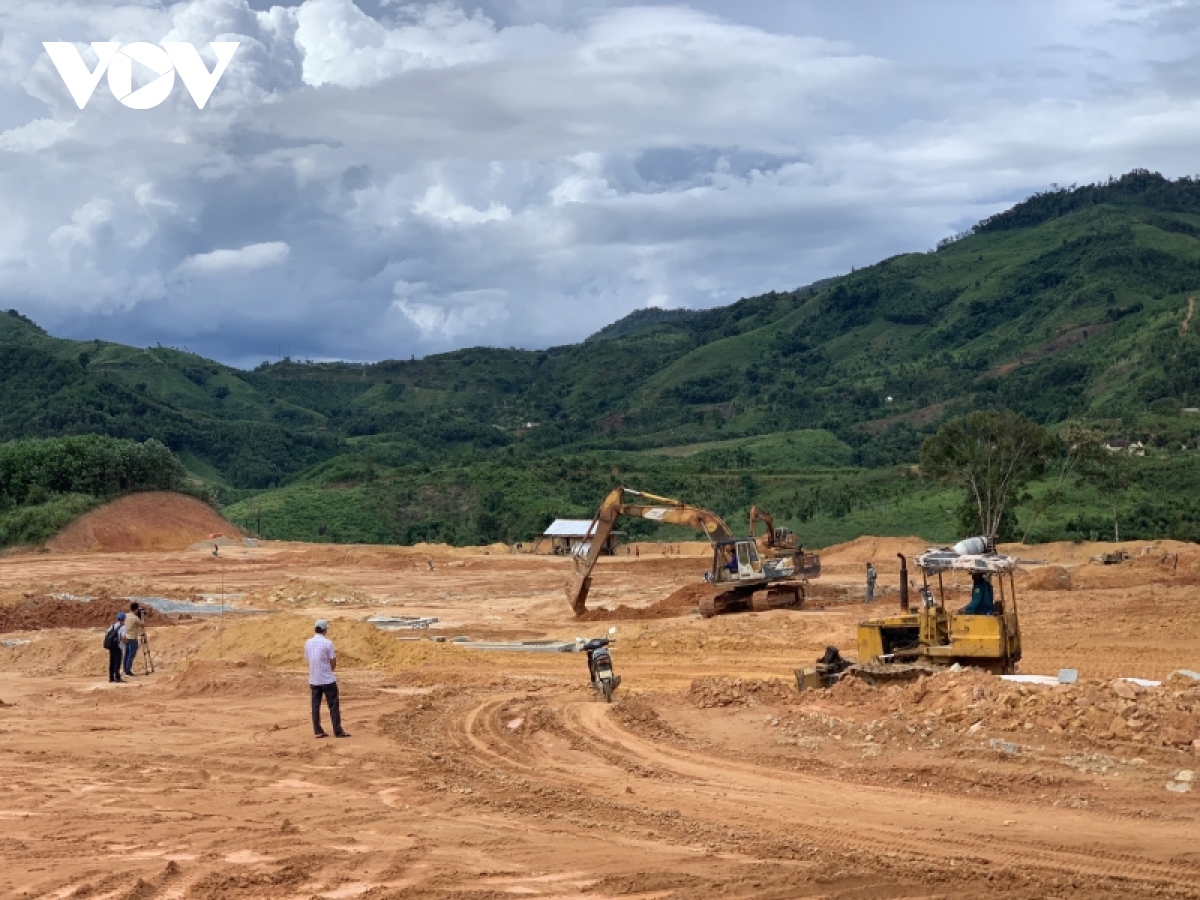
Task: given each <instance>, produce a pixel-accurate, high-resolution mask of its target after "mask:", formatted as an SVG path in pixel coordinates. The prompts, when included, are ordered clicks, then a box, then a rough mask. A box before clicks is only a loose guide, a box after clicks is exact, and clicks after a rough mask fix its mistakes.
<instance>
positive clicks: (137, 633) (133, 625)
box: [125, 602, 146, 678]
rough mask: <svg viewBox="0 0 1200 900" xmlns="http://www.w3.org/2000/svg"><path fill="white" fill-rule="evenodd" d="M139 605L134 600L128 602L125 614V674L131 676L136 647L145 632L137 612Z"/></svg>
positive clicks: (136, 652) (139, 608) (139, 610)
mask: <svg viewBox="0 0 1200 900" xmlns="http://www.w3.org/2000/svg"><path fill="white" fill-rule="evenodd" d="M141 611H142V610H141V607H140V606H138V604H137V603H136V602H134V603H131V604H129V612H128V613H127V614H126V616H125V674H126V675H128V676H129V677H130V678H132V677H133V675H134V671H133V661H134V660H135V659H136V658H137V654H138V647H139V646H140V642H141V640H142V635H143V634H144V633H145V631H146V629H145V626H144V625H143V624H142V619H141V616H140V615H139V613H140V612H141Z"/></svg>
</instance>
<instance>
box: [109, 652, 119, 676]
mask: <svg viewBox="0 0 1200 900" xmlns="http://www.w3.org/2000/svg"><path fill="white" fill-rule="evenodd" d="M108 680H109V681H120V680H121V647H120V645H117V646H116V647H113V648H112V649H111V650H109V651H108Z"/></svg>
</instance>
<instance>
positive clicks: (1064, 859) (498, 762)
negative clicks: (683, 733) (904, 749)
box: [458, 697, 1200, 887]
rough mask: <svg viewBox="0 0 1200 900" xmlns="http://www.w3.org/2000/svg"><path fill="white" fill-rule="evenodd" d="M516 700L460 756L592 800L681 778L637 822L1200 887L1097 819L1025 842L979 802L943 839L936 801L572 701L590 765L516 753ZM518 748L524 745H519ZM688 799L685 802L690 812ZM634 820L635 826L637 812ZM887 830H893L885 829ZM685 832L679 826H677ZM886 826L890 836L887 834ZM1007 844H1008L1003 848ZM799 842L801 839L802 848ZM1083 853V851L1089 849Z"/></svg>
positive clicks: (1187, 873)
mask: <svg viewBox="0 0 1200 900" xmlns="http://www.w3.org/2000/svg"><path fill="white" fill-rule="evenodd" d="M513 699H514V698H512V697H504V698H498V699H495V698H494V699H491V700H488V701H486V702H484V703H482V704H479V705H477V706H475V707H473V708H472V709H470V710H469V711H468V712H467V714H466V715H465V716H464V717H462V718H460V719H458V723H459V727H460V728H461V731H460V733H459V738H460V740H462V739H465V742H466V745H467V746H466V747H465V748H464V750H466V752H467V753H468V754H469V755H470V756H471V757H472V759H473V760H474V761H475V762H476V763H477V764H480V765H483V766H486V767H488V768H492V769H502V770H506V771H508V772H510V773H519V774H522V775H531V776H533V777H535V778H536V779H537V780H538V781H539V782H545V783H548V784H550V785H553V786H554V787H556V788H558V789H565V790H574V791H577V790H585V791H587V792H588V793H591V794H601V795H603V796H611V795H612V793H613V788H614V774H616V773H614V772H613V769H616V770H617V773H619V774H618V775H617V777H628V776H629V775H630V774H631V773H633V774H636V773H639V772H646V771H649V772H662V773H667V774H668V775H669V776H673V777H672V779H671V781H670V782H669V783H662V779H659V778H649V779H638V782H637V783H638V791H637V795H638V799H637V803H638V804H639V806H640V807H641V808H642V810H641V814H642V815H643V816H645V815H646V814H647V810H646V809H645V807H646V806H649V807H651V811H656V812H661V810H660V809H659V807H665V808H666V809H667V810H670V811H673V812H674V814H675V815H679V814H680V808H681V807H684V810H683V815H685V816H686V817H687V818H688V819H691V820H696V821H699V822H704V823H707V824H709V825H712V826H717V825H719V826H720V827H726V826H727V825H728V823H730V822H737V821H739V820H740V821H742V822H745V824H746V826H747V827H753V828H755V829H757V830H760V831H761V830H763V829H765V830H766V833H767V834H770V835H772V836H774V837H775V838H776V839H778V840H780V841H783V842H787V843H791V844H796V843H797V842H800V843H811V844H815V845H818V846H821V847H823V848H827V849H832V850H835V851H838V852H863V851H866V852H869V853H872V854H875V855H877V856H878V855H883V856H888V855H904V856H908V857H912V858H917V859H927V860H934V861H936V862H937V863H938V864H940V865H946V864H949V865H957V864H958V863H959V862H963V861H967V862H969V861H975V862H986V863H987V864H990V865H999V866H1005V867H1010V868H1013V869H1017V870H1023V869H1029V868H1037V869H1041V870H1044V871H1046V872H1052V873H1070V874H1077V875H1083V876H1090V877H1097V878H1112V879H1122V880H1127V881H1138V882H1150V883H1158V884H1173V885H1192V886H1197V887H1200V866H1195V865H1190V864H1179V863H1173V862H1167V861H1163V862H1157V861H1154V860H1153V859H1152V858H1150V857H1149V856H1140V855H1137V854H1131V853H1128V852H1121V850H1123V849H1124V848H1125V847H1127V846H1128V842H1129V841H1130V826H1129V825H1128V824H1126V823H1123V822H1120V821H1118V820H1114V819H1112V818H1108V817H1102V816H1098V815H1092V816H1085V815H1081V814H1075V813H1073V814H1069V815H1068V814H1062V813H1058V812H1056V818H1058V819H1062V820H1064V821H1063V826H1064V827H1069V828H1070V829H1071V833H1072V834H1073V836H1074V841H1075V843H1074V844H1071V843H1065V842H1063V841H1062V840H1061V839H1059V840H1056V839H1055V838H1056V837H1058V834H1057V833H1055V832H1053V831H1048V830H1047V829H1045V828H1041V829H1038V830H1040V831H1042V832H1043V834H1041V835H1040V836H1039V837H1038V838H1037V839H1036V840H1029V839H1027V838H1025V839H1023V838H1019V837H1017V836H1016V835H1015V834H1014V835H1013V836H1012V837H1009V835H1010V834H1013V833H1012V832H1005V831H1004V828H1005V827H1006V826H1008V825H1010V824H1012V823H1013V822H1015V821H1016V819H1012V820H1008V819H1004V818H1003V817H1004V816H1006V815H1007V816H1014V817H1020V818H1022V819H1026V820H1027V819H1028V810H1026V809H1024V808H1022V807H1020V806H1018V805H1015V804H1011V803H980V804H978V805H977V808H976V809H975V810H974V819H975V821H973V822H971V823H967V824H963V825H960V826H955V827H958V829H959V831H960V832H962V833H960V834H953V833H947V832H948V831H949V830H950V828H951V826H949V824H948V823H947V824H946V827H945V828H944V829H943V828H936V827H934V823H937V822H939V821H941V820H940V818H939V810H938V807H939V805H940V803H939V799H938V798H936V797H930V796H928V795H920V794H916V793H914V792H910V791H904V790H901V789H890V788H878V787H871V788H862V787H857V786H854V785H848V784H845V783H842V782H838V781H833V780H827V779H822V778H819V777H815V776H811V775H798V774H796V773H793V772H790V771H789V772H784V771H780V770H778V769H771V768H768V767H764V766H761V765H757V764H755V763H751V762H747V761H741V760H736V759H734V760H731V759H728V758H724V757H717V756H712V755H708V754H702V753H697V752H694V751H688V750H685V749H682V748H680V747H678V746H674V745H672V746H661V745H659V744H656V743H654V742H653V741H650V740H647V739H645V738H643V737H641V736H638V735H636V734H634V733H633V732H630V731H628V730H627V729H625V728H624V727H623V726H621V725H620V724H619V723H617V722H616V721H615V719H614V718H613V717H612V716H611V715H610V714H609V713H610V710H611V707H607V706H604V705H600V704H596V703H593V702H584V701H579V700H574V699H568V698H562V697H558V698H546V702H548V703H549V705H550V706H551V707H552V709H553V711H554V713H555V714H556V715H557V716H559V717H560V719H561V722H562V724H563V726H564V728H565V731H566V733H567V734H570V735H573V736H574V738H575V740H574V741H571V742H569V743H570V744H571V745H572V749H574V750H579V749H582V750H583V751H585V752H587V753H589V755H590V756H591V757H592V759H591V760H589V761H585V762H580V761H575V760H570V759H564V758H562V757H561V756H559V755H557V754H556V753H554V752H552V751H551V750H549V749H547V747H546V746H545V745H543V744H541V743H540V742H537V741H525V742H518V741H516V740H515V739H514V736H513V733H512V731H511V730H510V729H508V728H507V726H506V725H505V724H504V723H501V722H500V721H499V715H500V712H501V710H503V709H504V708H505V706H506V705H507V704H508V703H510V702H511V701H512V700H513ZM518 744H519V746H518ZM685 800H686V801H687V802H685ZM629 812H630V813H631V814H633V815H637V814H638V811H637V809H636V808H632V809H630V810H629ZM885 823H886V825H885ZM681 824H683V823H681ZM886 826H890V827H886ZM1137 829H1138V832H1139V841H1140V842H1141V843H1142V844H1143V845H1146V846H1147V849H1148V850H1149V847H1150V846H1157V847H1159V848H1163V847H1168V846H1174V847H1176V848H1178V851H1179V852H1172V853H1170V854H1169V856H1175V857H1178V856H1179V855H1180V853H1182V852H1186V848H1187V847H1188V846H1189V845H1190V844H1189V841H1190V838H1189V837H1188V831H1187V827H1186V826H1173V825H1158V824H1154V825H1151V824H1148V823H1139V824H1138V825H1137ZM1001 835H1003V838H1001ZM798 836H799V837H798ZM1085 845H1086V846H1085Z"/></svg>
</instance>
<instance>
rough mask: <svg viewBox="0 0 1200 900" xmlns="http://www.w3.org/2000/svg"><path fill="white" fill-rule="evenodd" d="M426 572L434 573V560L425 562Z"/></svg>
mask: <svg viewBox="0 0 1200 900" xmlns="http://www.w3.org/2000/svg"><path fill="white" fill-rule="evenodd" d="M425 570H426V571H428V572H432V571H433V560H432V559H427V560H425Z"/></svg>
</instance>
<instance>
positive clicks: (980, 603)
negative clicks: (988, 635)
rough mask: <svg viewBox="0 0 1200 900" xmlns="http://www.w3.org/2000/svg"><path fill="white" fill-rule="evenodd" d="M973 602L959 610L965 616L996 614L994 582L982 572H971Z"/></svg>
mask: <svg viewBox="0 0 1200 900" xmlns="http://www.w3.org/2000/svg"><path fill="white" fill-rule="evenodd" d="M971 582H972V584H971V602H970V603H968V604H967V605H966V606H964V607H963V608H962V609H960V610H959V612H960V613H961V614H962V615H964V616H991V615H994V614H995V611H996V607H995V600H994V599H993V595H992V583H991V582H990V581H989V580H988V579H987V577H986V576H985V575H984V574H983V573H982V572H972V573H971Z"/></svg>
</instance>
